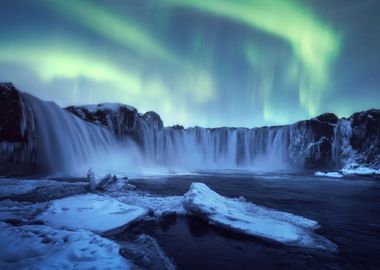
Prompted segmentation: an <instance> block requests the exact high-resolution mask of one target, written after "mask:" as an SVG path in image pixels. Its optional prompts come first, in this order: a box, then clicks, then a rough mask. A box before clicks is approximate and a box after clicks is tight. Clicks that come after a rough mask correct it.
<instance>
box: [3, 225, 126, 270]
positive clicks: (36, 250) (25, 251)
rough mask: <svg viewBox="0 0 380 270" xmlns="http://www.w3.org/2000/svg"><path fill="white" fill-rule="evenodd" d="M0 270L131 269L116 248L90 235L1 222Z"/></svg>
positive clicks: (111, 242) (112, 244)
mask: <svg viewBox="0 0 380 270" xmlns="http://www.w3.org/2000/svg"><path fill="white" fill-rule="evenodd" d="M0 241H1V245H0V268H1V269H130V268H132V264H131V263H130V262H128V261H127V260H126V259H124V258H123V257H122V256H120V255H119V246H118V245H117V244H116V243H115V242H113V241H111V240H108V239H105V238H103V237H100V236H99V235H96V234H94V233H91V232H89V231H82V230H81V231H75V232H72V231H66V230H56V229H53V228H50V227H48V226H44V225H27V226H19V227H13V226H9V225H8V224H6V223H3V222H0Z"/></svg>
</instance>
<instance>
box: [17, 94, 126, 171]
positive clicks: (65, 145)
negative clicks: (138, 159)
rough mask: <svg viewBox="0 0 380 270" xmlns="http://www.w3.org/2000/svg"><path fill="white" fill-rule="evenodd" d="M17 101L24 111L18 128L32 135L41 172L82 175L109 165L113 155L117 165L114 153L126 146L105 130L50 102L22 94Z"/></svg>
mask: <svg viewBox="0 0 380 270" xmlns="http://www.w3.org/2000/svg"><path fill="white" fill-rule="evenodd" d="M21 99H22V100H21V103H22V107H23V108H25V109H24V112H23V118H25V120H24V122H25V124H24V125H23V127H22V128H24V129H28V132H29V133H30V134H34V137H35V139H34V142H33V143H32V144H34V147H35V148H36V153H37V157H36V161H37V162H36V163H37V164H38V166H39V167H40V168H41V170H43V171H46V172H50V173H55V174H59V175H62V174H72V175H78V174H79V175H84V174H85V172H86V170H87V169H88V168H89V167H92V166H99V165H100V164H107V163H108V164H109V162H110V159H112V158H114V157H115V156H116V155H117V162H120V157H122V155H121V154H117V152H118V151H117V149H118V148H120V147H124V148H125V147H126V144H123V146H121V145H122V144H121V142H119V141H117V140H116V139H115V138H114V136H113V135H112V134H111V133H110V132H109V131H108V130H107V129H105V128H103V127H101V126H98V125H95V124H92V123H88V122H85V121H83V120H81V119H79V118H78V117H76V116H74V115H72V114H71V113H69V112H67V111H64V110H62V109H61V108H60V107H58V106H57V105H56V104H55V103H53V102H44V101H41V100H39V99H37V98H35V97H33V96H31V95H28V94H23V95H22V96H21ZM125 160H127V159H125ZM114 161H115V160H114ZM109 165H111V164H109Z"/></svg>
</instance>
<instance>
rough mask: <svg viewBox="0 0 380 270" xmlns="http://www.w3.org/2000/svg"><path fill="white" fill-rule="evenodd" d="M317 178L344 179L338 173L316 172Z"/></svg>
mask: <svg viewBox="0 0 380 270" xmlns="http://www.w3.org/2000/svg"><path fill="white" fill-rule="evenodd" d="M314 175H315V176H319V177H332V178H342V177H343V175H342V174H340V173H338V172H315V173H314Z"/></svg>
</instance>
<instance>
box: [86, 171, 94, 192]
mask: <svg viewBox="0 0 380 270" xmlns="http://www.w3.org/2000/svg"><path fill="white" fill-rule="evenodd" d="M87 181H88V183H89V186H90V190H91V191H95V189H96V179H95V174H94V172H93V171H92V168H90V169H88V171H87Z"/></svg>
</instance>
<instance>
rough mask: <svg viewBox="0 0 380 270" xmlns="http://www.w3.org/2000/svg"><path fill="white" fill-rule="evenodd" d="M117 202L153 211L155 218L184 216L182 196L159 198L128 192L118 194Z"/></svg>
mask: <svg viewBox="0 0 380 270" xmlns="http://www.w3.org/2000/svg"><path fill="white" fill-rule="evenodd" d="M118 200H120V201H122V202H123V203H126V204H130V205H137V206H140V207H144V208H148V209H150V210H151V211H153V213H154V215H155V217H161V216H165V215H171V214H176V215H184V214H186V211H185V209H184V208H183V207H182V196H167V197H159V196H154V195H150V194H142V193H138V192H129V193H128V194H127V195H125V194H120V197H119V198H118Z"/></svg>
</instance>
